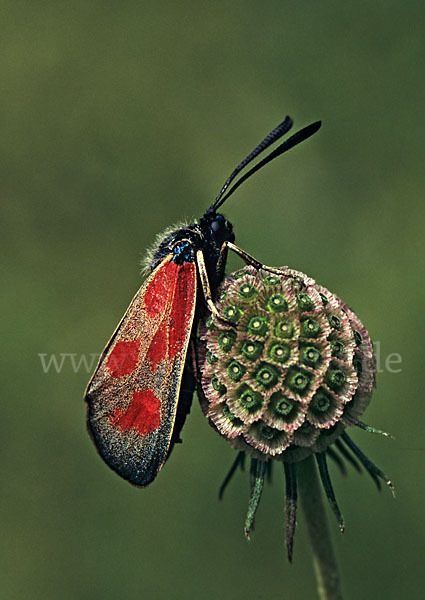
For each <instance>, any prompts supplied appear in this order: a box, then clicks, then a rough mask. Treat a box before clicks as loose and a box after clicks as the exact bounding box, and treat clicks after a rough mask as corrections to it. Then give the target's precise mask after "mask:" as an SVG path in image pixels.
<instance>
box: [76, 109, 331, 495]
mask: <svg viewBox="0 0 425 600" xmlns="http://www.w3.org/2000/svg"><path fill="white" fill-rule="evenodd" d="M320 125H321V123H320V121H318V122H316V123H312V124H311V125H309V126H307V127H305V128H304V129H301V130H300V131H298V132H297V133H295V134H294V135H292V136H291V137H289V138H288V139H287V140H286V141H284V142H282V143H281V144H280V145H278V146H277V147H276V148H275V149H274V150H273V151H272V152H270V154H268V155H267V156H266V157H265V158H263V159H262V160H260V161H259V162H258V163H257V164H255V165H254V166H253V167H251V169H249V170H248V171H247V172H246V173H245V174H244V175H243V176H241V177H240V178H239V179H238V180H237V181H236V182H235V183H233V186H232V187H230V185H231V184H232V182H234V181H235V178H236V177H237V176H238V175H239V173H240V172H241V171H242V170H243V169H244V168H245V167H246V166H247V165H248V164H249V163H251V162H252V161H253V160H254V159H255V158H256V157H257V156H258V155H259V154H261V153H262V152H263V151H264V150H266V149H267V148H269V147H270V146H271V145H272V144H273V143H274V142H276V141H277V140H279V139H280V138H281V137H282V136H283V135H284V134H285V133H287V132H288V131H289V130H290V128H291V127H292V119H291V118H290V117H286V118H285V120H284V121H283V122H282V123H280V125H278V126H277V127H276V128H275V129H273V131H272V132H271V133H270V134H269V135H267V137H265V138H264V140H263V141H262V142H261V143H260V144H259V145H258V146H257V147H256V148H255V149H254V150H253V151H252V152H251V153H250V154H249V155H248V156H247V157H246V158H245V159H244V160H243V161H242V162H241V163H240V164H239V165H238V166H237V167H236V169H234V171H233V172H232V173H231V174H230V176H229V177H228V178H227V179H226V181H225V183H224V185H223V187H222V188H221V190H220V193H219V194H218V196H217V197H216V199H215V200H214V202H213V203H212V205H211V206H210V207H209V208H208V209H207V210H206V212H205V213H204V214H203V216H202V217H201V218H200V219H199V221H198V222H197V223H193V224H191V225H187V226H184V227H181V228H179V229H175V230H172V231H168V232H166V233H165V234H164V236H163V237H162V238H161V241H160V242H159V243H158V244H157V246H156V248H155V249H154V250H153V252H152V253H151V255H150V260H149V271H150V274H149V276H148V278H147V279H146V281H145V282H144V283H143V285H142V286H141V288H140V289H139V291H138V292H137V293H136V295H135V296H134V298H133V300H132V302H131V304H130V306H129V307H128V309H127V311H126V313H125V314H124V316H123V318H122V320H121V321H120V323H119V324H118V326H117V328H116V330H115V332H114V333H113V334H112V337H111V339H110V340H109V342H108V344H107V345H106V348H105V349H104V351H103V353H102V355H101V357H100V360H99V363H98V365H97V367H96V369H95V372H94V374H93V376H92V378H91V380H90V382H89V384H88V386H87V390H86V393H85V400H86V402H87V408H88V411H87V412H88V416H87V421H88V429H89V432H90V435H91V437H92V439H93V441H94V443H95V445H96V447H97V450H98V451H99V454H100V455H101V456H102V458H103V459H104V461H105V462H106V463H107V464H108V465H109V466H110V467H111V468H112V469H113V470H114V471H116V472H117V473H118V474H119V475H121V476H122V477H124V479H127V480H128V481H129V482H130V483H132V484H134V485H136V486H146V485H148V484H149V483H151V482H152V481H153V480H154V479H155V477H156V475H157V473H158V471H159V470H160V469H161V467H162V465H163V464H164V463H165V461H166V460H167V458H168V457H169V455H170V453H171V451H172V449H173V446H174V444H175V443H176V442H179V441H180V431H181V428H182V426H183V424H184V421H185V418H186V415H187V413H188V412H189V409H190V404H191V401H192V396H193V392H194V390H195V385H196V380H195V375H194V369H193V361H192V357H191V352H188V349H189V346H190V345H191V344H193V343H194V340H195V338H196V331H197V325H198V321H199V318H200V316H202V315H204V314H205V311H210V312H211V313H212V314H213V315H214V316H216V317H218V314H217V310H216V308H215V305H214V298H215V292H216V290H217V288H218V286H219V284H220V283H221V281H222V280H223V277H224V270H225V264H226V258H227V251H228V250H229V249H230V250H233V251H234V252H235V253H236V254H238V255H239V256H240V257H241V258H242V259H243V260H244V261H245V262H246V263H248V264H251V265H253V266H254V267H256V268H258V269H259V268H262V269H265V270H267V271H270V272H272V273H273V272H280V271H279V269H274V268H273V267H266V266H264V265H262V264H261V263H260V262H258V261H257V260H255V259H254V258H253V257H251V256H250V255H249V254H247V253H246V252H244V251H243V250H241V249H240V248H238V247H237V246H235V244H234V241H235V235H234V233H233V226H232V224H231V223H230V222H229V221H227V220H226V218H225V217H224V216H223V215H222V214H220V213H218V212H217V210H218V209H219V208H220V207H221V205H222V204H223V203H224V202H225V201H226V200H227V198H229V196H231V195H232V194H233V192H234V191H235V190H236V189H237V188H238V187H239V186H240V185H241V184H242V183H243V182H244V181H245V180H246V179H248V177H250V176H251V175H253V174H254V173H255V172H256V171H258V170H259V169H260V168H262V167H263V166H264V165H266V164H267V163H269V162H270V161H271V160H273V159H274V158H277V157H278V156H280V155H281V154H283V153H284V152H286V151H287V150H289V149H290V148H292V147H293V146H296V145H297V144H299V143H300V142H302V141H303V140H305V139H307V138H308V137H310V136H311V135H313V134H314V133H315V132H316V131H317V130H318V129H319V127H320ZM229 188H230V189H229ZM228 316H229V321H230V322H231V315H228ZM218 318H219V317H218ZM230 324H231V323H230Z"/></svg>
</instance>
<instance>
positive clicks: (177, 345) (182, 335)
mask: <svg viewBox="0 0 425 600" xmlns="http://www.w3.org/2000/svg"><path fill="white" fill-rule="evenodd" d="M161 270H163V271H167V272H168V275H170V277H169V279H168V281H169V286H170V287H169V288H168V289H167V290H166V303H165V304H164V309H163V311H162V314H161V317H162V321H161V324H160V326H159V328H158V329H157V331H156V332H155V335H154V336H153V338H152V341H151V343H150V345H149V348H148V351H147V358H148V360H149V361H150V363H151V369H152V371H155V369H156V368H157V366H158V365H159V363H160V362H161V360H173V359H174V358H175V356H176V355H177V354H179V353H180V352H181V351H182V349H183V346H184V344H185V341H186V336H187V333H188V327H189V326H190V323H191V321H192V316H193V315H192V313H193V305H194V303H195V299H196V298H195V296H196V268H195V265H194V264H193V263H191V262H185V263H183V264H182V265H176V264H174V263H173V262H171V263H168V264H166V265H164V267H162V269H161ZM171 274H172V276H173V277H171ZM158 289H159V288H158Z"/></svg>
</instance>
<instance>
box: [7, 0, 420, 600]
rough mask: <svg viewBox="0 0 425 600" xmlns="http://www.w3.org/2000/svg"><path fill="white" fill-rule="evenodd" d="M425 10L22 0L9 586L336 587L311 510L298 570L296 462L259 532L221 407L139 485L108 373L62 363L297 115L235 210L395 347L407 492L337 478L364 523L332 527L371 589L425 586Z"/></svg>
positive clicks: (397, 423)
mask: <svg viewBox="0 0 425 600" xmlns="http://www.w3.org/2000/svg"><path fill="white" fill-rule="evenodd" d="M424 15H425V8H424V5H423V3H422V2H400V1H398V2H394V1H385V2H384V1H375V2H371V1H369V2H364V1H363V2H362V1H357V2H353V1H349V2H344V3H342V2H335V1H333V2H332V1H325V2H311V1H305V2H289V1H269V2H265V3H259V2H253V1H245V2H241V1H238V0H237V1H233V2H214V3H199V2H195V1H193V0H191V1H190V0H186V1H183V2H178V3H177V2H171V1H170V0H168V1H167V0H165V1H162V2H130V1H123V2H120V3H118V2H110V1H104V2H99V1H85V2H79V1H73V2H66V3H64V2H53V1H43V2H23V1H19V0H15V1H14V2H11V1H6V2H2V3H1V10H0V19H1V37H0V44H1V52H0V107H1V110H0V121H1V126H0V133H1V136H0V148H1V156H2V159H1V166H0V168H1V174H0V177H1V178H0V181H1V183H0V190H1V209H2V218H1V224H2V226H3V232H2V254H3V259H4V260H3V265H2V287H3V293H2V303H3V307H2V315H3V319H2V322H3V328H4V333H3V340H4V341H3V348H2V361H1V362H2V365H3V367H4V375H3V377H2V389H3V394H2V395H3V403H2V415H1V427H2V433H1V441H2V472H3V491H2V494H1V498H0V505H1V515H2V516H1V522H2V534H1V540H2V556H1V569H2V574H1V588H2V590H3V591H2V592H1V596H2V598H6V599H7V600H15V599H16V600H18V599H19V600H21V599H28V598H30V599H31V600H38V599H43V600H52V599H56V598H61V599H62V598H63V599H79V598H82V599H85V598H90V599H93V600H97V599H102V600H110V599H116V598H126V599H135V598H155V599H156V598H158V599H160V600H162V599H164V598H177V599H180V598H197V597H202V598H205V599H216V598H224V599H226V600H227V599H232V600H233V599H236V600H239V599H242V598H255V599H266V598H272V597H273V598H286V599H288V600H298V599H306V598H314V597H315V584H314V576H313V572H312V567H311V562H310V551H309V547H308V542H307V538H306V532H305V528H304V524H303V519H302V517H301V515H300V517H299V519H298V528H297V535H296V542H295V562H294V564H293V565H292V566H290V565H288V564H287V562H286V558H285V552H284V544H283V519H284V511H283V504H284V483H283V475H282V473H281V470H280V469H277V472H276V474H275V475H276V476H275V480H274V483H273V486H271V487H267V489H266V490H265V493H264V495H263V501H262V505H261V506H260V509H259V513H258V518H257V528H256V532H255V534H254V536H253V539H252V541H251V542H250V543H249V544H248V543H247V542H246V541H245V539H244V537H243V533H242V525H243V519H244V515H245V509H246V505H247V496H248V482H247V477H246V475H245V476H244V475H243V474H238V475H237V476H236V477H235V480H234V481H233V483H232V485H231V487H230V488H229V490H228V493H227V496H226V497H225V499H224V501H223V502H221V503H219V502H218V500H217V489H218V486H219V484H220V483H221V480H222V477H223V476H224V474H225V472H226V470H227V468H228V466H229V465H230V463H231V461H232V460H233V457H234V454H233V450H232V449H231V448H230V446H228V445H227V444H226V442H225V441H224V440H222V439H221V438H219V437H218V436H217V435H216V434H215V433H214V431H213V430H212V429H211V428H210V427H209V426H208V424H207V422H206V421H205V419H204V418H203V417H202V414H201V411H200V409H199V406H198V404H197V402H196V401H195V403H194V405H193V408H192V412H191V415H190V418H189V420H188V422H187V424H186V427H185V429H184V431H183V437H184V443H183V444H182V445H181V446H180V447H179V448H177V449H176V451H175V452H174V453H173V456H172V458H171V459H170V461H169V463H167V467H166V468H165V469H164V470H163V471H162V472H161V473H160V475H159V476H158V479H157V480H156V481H155V483H154V485H152V486H151V487H150V488H148V489H146V490H140V489H136V488H133V487H131V486H130V485H129V484H128V483H126V482H125V481H124V480H121V479H120V478H119V477H117V476H116V475H115V474H114V473H113V472H112V471H110V470H109V469H108V468H107V467H106V466H105V465H104V464H103V463H102V461H101V460H100V459H99V457H98V456H97V454H96V452H95V449H94V447H93V446H92V443H91V441H90V439H89V437H88V435H87V433H86V430H85V423H84V420H85V410H84V405H83V401H82V396H83V391H84V388H85V385H86V383H87V381H88V378H89V373H87V372H86V369H84V368H83V367H82V368H80V370H79V371H78V372H74V371H73V368H72V365H71V362H70V361H69V358H68V359H66V361H64V365H63V368H62V369H61V371H60V372H59V373H56V372H55V370H54V369H53V368H51V370H50V371H49V372H48V373H46V374H45V373H44V372H43V369H42V365H41V361H40V358H39V356H38V355H39V354H40V353H41V354H47V355H49V356H50V355H51V354H56V355H57V356H58V357H59V355H60V354H61V353H75V354H76V355H77V357H80V356H81V355H83V354H85V355H90V354H91V353H98V352H100V351H101V349H102V348H103V346H104V344H105V342H106V340H107V338H108V336H109V335H110V333H111V332H112V330H113V328H114V327H115V324H116V323H117V322H118V320H119V319H120V317H121V315H122V313H123V311H124V309H125V308H126V306H127V304H128V302H129V300H130V298H131V297H132V295H133V293H134V292H135V290H136V289H137V288H138V286H139V285H140V283H141V277H140V275H139V262H140V259H141V257H142V255H143V252H144V249H146V247H147V246H148V245H150V244H151V243H152V241H153V239H154V237H155V235H156V234H157V233H158V232H160V231H161V230H163V229H165V228H166V227H168V226H169V225H170V224H172V223H174V222H176V221H179V220H181V219H183V218H185V217H193V216H195V217H199V216H200V215H201V213H202V211H203V210H204V209H205V208H206V207H207V206H208V205H209V203H210V202H211V201H212V199H213V198H214V196H215V194H216V192H217V191H218V189H219V188H220V186H221V184H222V182H223V181H224V179H225V177H226V176H227V175H228V173H229V172H230V171H231V170H232V168H233V167H234V166H235V165H236V164H237V162H238V161H239V160H240V159H242V158H243V157H244V156H245V155H246V154H247V153H248V152H249V151H250V150H251V149H252V147H253V146H254V145H255V144H256V143H257V142H258V141H259V140H260V139H261V138H262V137H263V136H264V135H265V134H266V133H268V132H269V131H270V129H271V128H272V127H274V126H275V125H276V124H277V123H278V122H279V121H280V120H282V118H283V117H284V116H285V115H286V114H290V115H291V116H292V117H293V118H294V120H295V126H296V128H300V127H302V126H304V125H306V124H308V123H309V122H311V121H314V120H316V119H323V127H322V130H321V131H320V133H319V134H317V135H316V136H315V137H314V138H312V139H311V140H309V141H308V142H305V143H304V144H302V145H301V146H299V147H297V148H296V149H294V150H292V151H291V152H290V153H288V154H287V155H285V157H284V158H281V159H279V160H278V161H277V162H276V163H273V165H271V166H269V167H267V168H266V169H265V170H263V171H262V172H261V173H260V174H258V175H257V176H256V177H255V178H253V179H252V180H250V182H249V183H247V184H245V185H244V186H243V188H241V190H240V191H239V192H238V193H237V194H235V196H233V197H232V200H231V201H229V203H228V205H227V206H226V211H225V212H226V215H227V216H228V217H229V218H230V219H231V220H232V221H233V223H234V225H235V229H236V235H237V242H238V243H239V245H240V246H241V247H243V248H245V249H246V250H248V251H249V252H250V253H252V254H253V255H254V256H256V257H257V258H259V259H261V260H262V261H264V262H266V263H268V264H272V265H280V264H288V265H290V266H291V267H293V268H296V269H299V270H302V271H304V272H306V273H308V274H310V275H311V276H313V277H315V278H316V280H317V281H318V282H319V283H321V284H322V285H325V286H326V287H328V288H329V289H331V290H332V291H334V292H335V293H337V294H338V295H340V296H341V297H342V298H344V300H345V301H346V302H348V303H349V304H350V305H351V306H353V307H354V308H355V310H356V312H357V314H358V315H359V316H360V318H361V319H362V320H363V321H364V322H365V324H366V326H367V327H368V328H369V330H370V332H371V334H372V337H373V338H374V339H375V340H376V341H377V342H379V349H380V363H379V364H380V370H381V371H382V372H380V373H379V375H378V389H377V391H376V394H375V397H374V401H373V402H372V405H371V406H370V408H369V409H368V411H367V413H366V416H365V420H366V421H367V422H369V423H371V424H372V425H375V426H376V427H380V428H382V429H385V430H387V431H390V432H392V433H393V434H394V436H395V437H396V440H395V441H391V440H387V439H384V438H375V437H374V436H371V435H369V434H367V433H365V432H362V431H354V432H353V438H354V439H355V441H356V442H357V443H358V444H359V445H360V446H361V448H362V449H363V450H364V451H365V452H366V453H367V454H368V455H369V456H370V457H371V458H372V459H373V460H375V461H376V462H377V464H379V465H380V466H381V467H382V468H383V469H384V470H385V471H386V472H387V473H388V474H390V475H391V477H392V479H393V480H394V482H395V483H396V486H397V499H396V500H393V498H392V497H391V494H390V493H389V491H388V490H387V489H385V490H383V492H382V493H381V494H378V493H377V492H376V490H375V489H374V486H373V483H372V482H371V481H370V479H369V478H368V477H367V476H366V475H363V476H359V475H358V474H356V473H355V472H354V471H352V472H350V476H349V477H348V478H346V479H343V478H342V477H341V476H340V475H339V474H338V473H337V472H336V470H334V469H333V473H334V478H333V479H334V485H335V488H336V492H337V495H338V498H339V502H340V505H341V506H342V509H343V512H344V515H345V518H346V532H345V533H344V535H343V536H340V535H339V534H338V532H337V527H336V523H335V522H334V521H333V520H331V525H332V526H333V530H334V532H335V536H334V537H335V543H336V547H337V551H338V554H339V557H340V564H341V568H342V572H343V577H344V585H345V590H346V597H347V598H349V599H358V598H362V599H366V600H367V599H372V598H373V599H377V598H387V599H393V598H400V597H403V598H415V599H416V598H422V597H425V592H424V588H425V585H424V576H423V557H424V552H423V550H424V543H423V541H424V533H425V516H424V510H423V492H424V486H423V482H424V466H423V463H424V454H425V442H424V419H423V416H424V408H423V381H424V376H423V372H424V370H423V332H422V331H421V330H420V328H419V327H418V320H419V322H420V324H422V322H423V314H424V313H423V311H424V304H425V302H424V296H425V285H424V282H423V280H424V260H423V259H424V253H423V235H424V200H423V183H424V178H423V165H424V157H423V138H424V136H423V132H424V125H425V123H424V105H425V98H424V91H425V84H424V70H423V67H424V45H425V44H424V24H425V23H424ZM238 265H240V262H239V261H238V260H237V259H233V258H232V260H231V261H230V265H229V266H230V268H234V267H236V266H238ZM392 353H398V354H399V355H400V356H401V358H402V363H401V370H400V371H399V372H397V373H394V372H391V371H389V370H388V369H387V368H386V366H385V360H386V358H387V357H388V356H389V355H390V354H392ZM59 358H60V357H59ZM89 358H90V357H89ZM393 358H394V357H393ZM390 366H391V367H392V368H393V369H400V365H398V364H394V363H391V365H390Z"/></svg>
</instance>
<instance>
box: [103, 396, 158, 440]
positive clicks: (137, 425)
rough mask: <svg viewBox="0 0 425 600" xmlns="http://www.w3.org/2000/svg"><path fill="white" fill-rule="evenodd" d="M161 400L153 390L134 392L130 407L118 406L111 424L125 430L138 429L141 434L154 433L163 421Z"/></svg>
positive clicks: (137, 431)
mask: <svg viewBox="0 0 425 600" xmlns="http://www.w3.org/2000/svg"><path fill="white" fill-rule="evenodd" d="M160 408H161V402H160V400H158V398H157V397H156V396H155V394H154V393H153V391H152V390H143V391H136V392H133V399H132V401H131V402H130V404H129V406H128V408H127V409H126V410H123V409H121V408H118V409H117V410H116V411H115V412H114V413H113V414H112V415H111V417H110V421H111V424H112V425H113V426H114V427H117V428H118V429H120V430H121V431H123V432H128V431H132V430H134V431H136V433H139V434H140V435H146V434H147V433H152V432H153V431H155V429H158V427H159V425H160V423H161V414H160Z"/></svg>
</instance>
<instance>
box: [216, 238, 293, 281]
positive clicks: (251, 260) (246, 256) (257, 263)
mask: <svg viewBox="0 0 425 600" xmlns="http://www.w3.org/2000/svg"><path fill="white" fill-rule="evenodd" d="M224 245H226V247H227V248H228V249H229V250H233V252H234V253H235V254H237V255H238V256H240V257H241V258H242V260H244V261H245V262H246V264H247V265H252V266H253V267H254V268H255V269H258V270H259V269H263V271H268V272H269V273H276V274H277V275H280V274H281V273H283V272H285V268H281V269H280V268H278V267H268V266H267V265H263V263H261V262H260V261H259V260H257V259H256V258H254V257H253V256H251V255H250V254H248V252H245V250H242V248H239V246H235V244H232V242H224V244H223V246H224ZM223 246H222V247H221V250H220V254H221V252H222V251H223Z"/></svg>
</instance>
